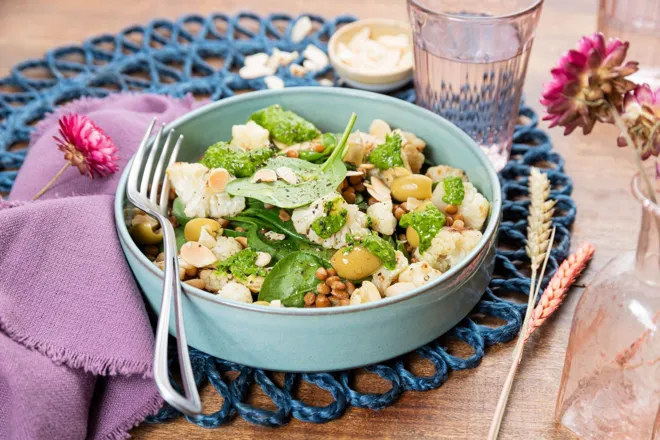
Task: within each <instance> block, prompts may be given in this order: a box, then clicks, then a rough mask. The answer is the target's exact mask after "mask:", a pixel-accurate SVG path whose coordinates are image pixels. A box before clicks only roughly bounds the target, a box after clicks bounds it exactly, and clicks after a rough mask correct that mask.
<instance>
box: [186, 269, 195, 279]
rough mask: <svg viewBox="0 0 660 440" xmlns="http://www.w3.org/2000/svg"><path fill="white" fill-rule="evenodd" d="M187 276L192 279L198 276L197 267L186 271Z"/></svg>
mask: <svg viewBox="0 0 660 440" xmlns="http://www.w3.org/2000/svg"><path fill="white" fill-rule="evenodd" d="M186 276H187V277H188V278H192V277H194V276H197V268H196V267H189V268H187V269H186Z"/></svg>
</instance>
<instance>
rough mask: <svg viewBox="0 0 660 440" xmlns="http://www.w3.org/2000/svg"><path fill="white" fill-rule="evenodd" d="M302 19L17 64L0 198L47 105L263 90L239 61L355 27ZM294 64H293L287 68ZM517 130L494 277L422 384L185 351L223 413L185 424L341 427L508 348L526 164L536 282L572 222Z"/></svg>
mask: <svg viewBox="0 0 660 440" xmlns="http://www.w3.org/2000/svg"><path fill="white" fill-rule="evenodd" d="M308 16H309V17H310V18H311V19H312V22H313V23H314V30H313V31H312V32H311V33H310V34H309V35H308V36H307V37H306V38H305V39H304V40H303V41H301V42H299V43H294V42H292V41H291V38H290V34H291V28H292V26H293V23H294V22H295V20H296V18H294V17H291V16H288V15H286V14H273V15H269V16H268V17H260V16H257V15H255V14H251V13H241V14H238V15H235V16H227V15H223V14H214V15H211V16H206V17H204V16H199V15H187V16H184V17H181V18H180V19H178V20H176V21H168V20H154V21H152V22H150V23H148V24H146V25H144V26H132V27H129V28H127V29H125V30H124V31H122V32H120V33H119V34H117V35H102V36H98V37H94V38H90V39H89V40H87V41H85V42H84V43H83V44H82V45H75V46H66V47H60V48H57V49H53V50H51V51H49V52H48V53H47V54H46V55H45V56H44V57H43V58H42V59H33V60H27V61H24V62H22V63H19V64H18V65H16V66H15V67H14V68H13V69H12V70H11V74H10V75H9V76H8V77H6V78H2V79H0V192H7V191H9V190H10V189H11V186H12V184H13V182H14V178H15V176H16V170H17V169H18V168H19V167H20V166H21V164H22V162H23V159H24V157H25V149H20V148H17V146H20V145H22V144H24V143H25V142H27V141H28V139H29V135H30V132H31V131H32V125H34V123H35V122H37V121H38V120H40V119H41V118H42V117H43V116H44V114H45V113H47V112H50V111H52V110H53V109H54V108H55V107H56V106H57V105H59V104H62V103H64V102H67V101H70V100H72V99H76V98H79V97H82V96H106V95H108V94H110V93H115V92H119V91H144V92H150V93H162V94H168V95H172V96H183V95H185V94H188V93H192V94H194V95H201V96H205V97H210V98H211V99H212V100H217V99H222V98H224V97H227V96H231V95H233V94H234V93H236V92H238V91H244V90H260V89H264V88H266V85H265V83H264V81H263V79H261V78H258V79H252V80H245V79H243V78H241V77H240V76H239V75H238V69H239V68H240V67H241V66H242V64H243V60H244V58H245V56H246V55H250V54H253V53H257V52H268V53H271V52H272V51H273V49H274V48H279V49H280V50H285V51H295V50H297V51H299V52H302V51H303V50H304V48H305V47H306V46H307V45H308V44H313V45H316V46H318V47H320V48H321V49H323V50H324V51H325V50H327V41H328V38H329V36H330V35H332V33H333V32H334V31H335V29H336V28H337V26H340V25H342V24H345V23H349V22H351V21H353V20H354V18H352V17H349V16H341V17H337V18H333V19H324V18H323V17H319V16H316V15H313V14H308ZM301 61H302V56H301V57H300V59H298V60H297V61H296V62H299V63H300V62H301ZM277 75H278V76H279V77H281V78H282V79H283V80H284V83H285V85H286V86H287V87H294V86H302V85H319V82H318V80H319V79H320V78H322V77H326V78H332V79H334V72H333V71H332V68H331V67H330V66H328V67H326V68H324V69H323V70H321V71H318V72H310V73H307V74H306V75H305V76H303V77H296V76H293V75H292V74H291V73H290V71H289V69H288V68H286V67H281V68H279V70H278V72H277ZM335 85H338V84H337V81H335ZM393 95H394V96H397V97H399V98H401V99H405V100H407V101H411V102H414V99H415V94H414V89H413V88H412V86H411V85H409V86H407V87H405V88H403V89H402V90H399V91H398V92H396V93H394V94H393ZM518 122H519V123H518V125H517V126H516V129H515V133H514V137H513V147H512V155H511V160H510V161H509V163H508V164H507V165H506V167H505V168H504V169H503V170H502V171H501V172H500V180H501V183H502V192H503V200H504V203H503V219H502V224H501V227H500V231H499V237H498V238H499V248H498V251H497V257H496V265H495V274H494V276H493V279H492V280H491V282H490V285H489V287H488V289H486V291H485V292H484V295H483V297H482V299H481V301H480V302H479V304H477V306H476V307H475V308H474V310H473V311H472V313H471V314H470V316H468V317H467V318H465V319H464V320H463V321H461V323H459V324H458V325H457V326H456V327H454V328H453V329H452V330H451V331H449V332H448V333H447V334H446V335H444V336H443V337H441V338H439V339H438V340H436V341H433V342H431V343H429V344H427V345H425V346H424V347H421V348H419V349H417V350H415V352H414V353H416V354H417V355H419V356H421V357H423V358H425V359H426V360H428V361H430V362H431V363H432V365H433V366H434V369H435V371H434V372H433V373H432V374H431V375H424V376H420V375H416V374H414V373H413V372H412V371H411V369H410V367H409V365H410V364H411V362H410V355H405V356H401V357H399V358H396V359H392V360H390V361H388V362H383V363H381V364H377V365H371V366H368V367H366V368H365V370H366V371H367V372H369V373H373V374H376V375H378V376H380V377H381V378H382V379H384V380H386V381H388V382H390V383H391V387H390V389H389V390H388V391H386V392H384V393H369V392H360V391H357V390H356V386H355V383H354V382H355V380H354V379H355V374H356V372H355V371H343V372H335V373H316V374H297V373H286V374H284V377H283V380H281V382H282V383H281V384H277V383H276V382H278V381H277V380H274V377H273V374H272V373H269V372H266V371H263V370H259V369H255V368H250V367H246V366H243V365H238V364H235V363H232V362H228V361H225V360H222V359H217V358H214V357H212V356H210V355H207V354H205V353H202V352H200V351H198V350H195V349H191V357H192V364H193V368H194V371H195V378H196V381H197V385H198V386H202V385H203V384H204V383H206V382H210V384H211V385H212V386H213V387H214V388H215V390H216V391H217V393H218V394H219V395H220V396H221V397H222V398H223V403H222V406H221V408H220V409H219V410H218V411H216V412H214V413H213V414H208V415H203V416H200V417H197V418H188V420H189V421H190V422H192V423H196V424H198V425H200V426H203V427H205V428H214V427H217V426H219V425H222V424H223V423H225V422H227V421H228V420H230V419H231V418H232V417H233V415H234V414H240V415H241V416H242V417H243V418H244V419H246V420H247V421H249V422H252V423H256V424H259V425H265V426H281V425H283V424H286V423H287V422H288V421H289V420H290V419H291V417H292V416H293V417H295V418H297V419H299V420H303V421H307V422H316V423H322V422H327V421H330V420H333V419H336V418H338V417H341V415H342V414H343V413H344V411H345V410H346V408H347V407H348V406H356V407H360V408H370V409H375V410H378V409H382V408H384V407H386V406H389V405H392V404H393V403H394V402H395V401H396V399H397V398H398V397H399V396H400V395H401V394H402V393H403V392H404V391H409V390H414V391H428V390H432V389H435V388H438V387H440V386H441V385H442V384H443V383H444V382H445V381H446V380H447V379H448V377H449V373H450V372H451V371H455V370H463V369H467V368H474V367H476V366H477V365H479V363H480V361H481V359H482V358H483V356H484V355H485V354H486V352H485V349H486V347H488V346H490V345H493V344H497V343H502V342H507V341H510V340H511V339H513V337H514V336H515V335H516V334H517V333H518V331H519V330H520V326H521V323H522V313H523V312H524V310H525V304H521V303H520V302H515V301H513V300H511V299H508V298H510V295H512V294H517V293H523V294H525V293H526V292H527V291H528V290H529V285H530V279H529V277H528V270H527V269H528V266H529V261H528V258H527V256H526V254H525V250H524V247H525V236H526V227H527V220H526V218H527V215H528V205H529V200H528V198H527V195H528V192H527V176H528V175H529V170H530V167H531V166H539V167H542V168H543V169H545V171H546V172H547V173H548V176H549V178H550V182H551V185H552V191H551V197H552V198H553V199H555V200H557V209H556V212H555V216H554V217H553V219H552V224H553V225H554V226H556V228H557V232H556V239H555V246H554V248H553V250H552V252H551V256H550V260H549V262H548V271H547V277H546V280H545V282H547V279H548V277H550V276H552V274H553V273H554V272H555V270H556V268H557V261H561V260H563V259H564V258H566V256H567V255H568V250H569V244H570V232H569V227H570V225H571V224H572V223H573V221H574V219H575V203H574V202H573V200H572V199H571V197H570V194H571V191H572V183H571V180H570V178H569V177H568V176H567V175H566V174H565V173H564V162H563V159H562V158H561V156H560V155H559V154H557V153H556V152H553V151H552V145H551V142H550V138H549V137H548V135H547V134H546V133H545V132H543V131H542V130H540V129H539V128H537V122H538V118H537V116H536V114H535V113H534V111H533V110H532V109H530V108H529V107H526V106H525V105H522V106H521V108H520V113H519V121H518ZM493 323H495V324H493ZM456 340H458V341H462V342H463V343H464V344H467V345H469V346H470V347H471V351H472V354H470V355H469V356H467V357H460V356H459V355H458V354H457V353H455V352H454V351H452V350H451V349H450V348H448V347H449V346H451V341H456ZM452 353H453V354H452ZM171 359H174V354H172V357H171ZM228 373H229V374H228ZM301 381H305V382H308V383H309V384H312V385H315V386H318V387H319V388H321V389H323V390H326V391H328V392H329V393H330V394H331V395H332V397H333V399H334V400H333V402H332V403H330V404H329V405H327V406H324V407H318V406H313V405H308V404H306V403H304V402H303V401H302V400H300V399H298V398H297V397H296V389H297V387H298V385H299V384H300V382H301ZM252 384H256V385H258V386H259V387H260V388H261V389H262V390H263V392H264V393H265V394H266V395H267V396H268V397H270V398H271V399H272V401H273V403H274V404H275V405H276V406H277V410H269V409H264V408H258V407H255V406H254V405H251V404H249V403H247V402H248V399H249V396H250V387H251V386H252ZM179 415H180V413H179V412H178V411H176V410H174V409H173V408H171V407H168V406H166V407H164V408H163V409H162V410H161V411H160V412H159V413H158V414H157V415H156V416H154V417H152V418H150V419H149V421H151V422H163V421H165V420H168V419H171V418H174V417H177V416H179Z"/></svg>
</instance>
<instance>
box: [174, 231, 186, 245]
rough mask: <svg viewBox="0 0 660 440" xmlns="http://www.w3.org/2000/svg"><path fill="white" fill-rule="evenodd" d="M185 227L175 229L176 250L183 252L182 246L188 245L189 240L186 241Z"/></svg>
mask: <svg viewBox="0 0 660 440" xmlns="http://www.w3.org/2000/svg"><path fill="white" fill-rule="evenodd" d="M183 229H184V228H183V226H178V227H176V228H174V236H175V237H176V248H177V249H178V250H181V246H183V245H184V244H186V242H187V241H188V240H186V237H185V236H184V235H183Z"/></svg>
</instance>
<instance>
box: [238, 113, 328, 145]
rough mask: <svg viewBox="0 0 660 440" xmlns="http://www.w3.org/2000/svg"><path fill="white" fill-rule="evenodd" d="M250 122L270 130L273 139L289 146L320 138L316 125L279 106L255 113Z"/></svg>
mask: <svg viewBox="0 0 660 440" xmlns="http://www.w3.org/2000/svg"><path fill="white" fill-rule="evenodd" d="M250 120H252V121H254V122H256V123H257V124H259V125H261V126H262V127H263V128H265V129H266V130H268V131H269V132H270V137H271V138H273V139H275V140H277V141H280V142H282V143H284V144H287V145H293V144H299V143H301V142H306V141H311V140H312V139H314V138H317V137H318V136H319V131H318V130H317V129H316V127H315V126H314V124H312V123H311V122H309V121H307V120H305V119H303V118H301V117H300V116H298V115H297V114H295V113H294V112H292V111H289V110H284V109H283V108H282V107H281V106H279V105H277V104H276V105H271V106H270V107H266V108H263V109H261V110H259V111H257V112H255V113H253V114H252V115H251V116H250Z"/></svg>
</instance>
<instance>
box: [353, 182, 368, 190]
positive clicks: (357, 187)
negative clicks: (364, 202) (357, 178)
mask: <svg viewBox="0 0 660 440" xmlns="http://www.w3.org/2000/svg"><path fill="white" fill-rule="evenodd" d="M353 188H355V191H357V192H362V191H364V190H365V189H367V188H365V186H364V185H363V184H362V182H360V183H358V184H357V185H353Z"/></svg>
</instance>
